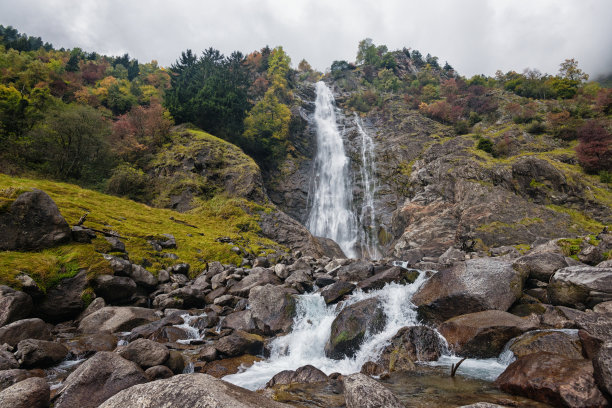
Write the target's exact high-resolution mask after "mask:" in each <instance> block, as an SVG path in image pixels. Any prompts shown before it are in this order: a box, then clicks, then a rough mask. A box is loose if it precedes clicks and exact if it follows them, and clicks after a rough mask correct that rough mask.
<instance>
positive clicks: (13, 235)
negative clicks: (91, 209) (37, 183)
mask: <svg viewBox="0 0 612 408" xmlns="http://www.w3.org/2000/svg"><path fill="white" fill-rule="evenodd" d="M0 231H2V234H0V250H3V251H13V250H34V249H43V248H49V247H52V246H55V245H58V244H61V243H64V242H67V241H69V240H70V236H71V231H70V227H69V226H68V223H67V222H66V220H65V219H64V217H62V215H61V214H60V212H59V209H58V208H57V205H55V203H54V202H53V200H52V199H51V197H49V196H48V195H47V194H46V193H45V192H44V191H41V190H38V189H33V190H32V191H29V192H26V193H23V194H20V195H19V197H17V199H16V200H15V201H13V203H12V204H11V205H10V207H9V208H8V211H4V212H2V213H0Z"/></svg>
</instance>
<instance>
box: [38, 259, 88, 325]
mask: <svg viewBox="0 0 612 408" xmlns="http://www.w3.org/2000/svg"><path fill="white" fill-rule="evenodd" d="M86 288H87V271H81V272H79V273H78V274H77V275H76V276H74V277H72V278H67V279H62V280H61V281H60V282H59V283H58V284H57V285H56V286H54V287H53V288H51V289H49V290H48V291H47V293H46V294H45V297H44V298H43V300H42V301H41V302H40V304H38V305H37V306H36V313H37V315H39V316H40V317H42V318H43V319H44V320H45V321H48V322H54V323H59V322H62V321H66V320H70V319H74V318H75V317H77V316H78V315H79V314H80V313H81V312H82V311H83V309H84V308H85V302H84V301H83V298H82V295H83V291H84V290H85V289H86Z"/></svg>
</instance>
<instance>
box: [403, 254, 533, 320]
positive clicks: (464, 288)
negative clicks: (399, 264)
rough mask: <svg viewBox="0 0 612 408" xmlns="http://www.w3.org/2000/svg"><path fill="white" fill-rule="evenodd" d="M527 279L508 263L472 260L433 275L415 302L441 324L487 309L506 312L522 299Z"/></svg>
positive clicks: (498, 260) (427, 316)
mask: <svg viewBox="0 0 612 408" xmlns="http://www.w3.org/2000/svg"><path fill="white" fill-rule="evenodd" d="M525 278H526V274H525V273H521V272H519V271H516V270H515V269H514V268H512V265H511V264H510V263H509V262H507V261H504V260H501V259H493V258H478V259H471V260H468V261H465V262H459V263H456V264H454V265H453V266H452V267H451V268H449V269H446V270H443V271H440V272H438V273H436V274H435V275H433V276H432V277H431V278H430V279H429V280H428V281H427V282H425V284H424V285H423V286H422V287H421V288H420V289H419V290H418V291H417V293H415V295H414V296H413V297H412V303H414V304H415V305H416V306H417V307H418V311H419V314H420V315H421V316H423V317H424V318H427V319H431V320H434V321H437V322H441V321H444V320H447V319H450V318H451V317H454V316H457V315H460V314H465V313H474V312H480V311H483V310H492V309H494V310H502V311H506V310H508V308H510V306H511V305H512V304H513V303H514V302H515V301H516V300H517V299H518V298H519V297H521V295H522V293H521V291H522V289H523V283H524V281H525Z"/></svg>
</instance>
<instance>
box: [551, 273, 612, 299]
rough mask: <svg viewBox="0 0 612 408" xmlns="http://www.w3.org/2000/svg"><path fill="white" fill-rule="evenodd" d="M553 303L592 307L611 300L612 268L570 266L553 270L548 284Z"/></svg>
mask: <svg viewBox="0 0 612 408" xmlns="http://www.w3.org/2000/svg"><path fill="white" fill-rule="evenodd" d="M547 289H548V298H549V299H550V301H551V303H552V304H553V305H562V306H569V307H574V308H578V309H584V308H585V307H588V308H592V307H593V306H595V305H597V304H598V303H602V302H606V301H610V300H612V268H598V267H594V266H570V267H568V268H563V269H560V270H558V271H557V272H555V274H554V275H553V276H552V277H551V279H550V283H549V285H548V288H547Z"/></svg>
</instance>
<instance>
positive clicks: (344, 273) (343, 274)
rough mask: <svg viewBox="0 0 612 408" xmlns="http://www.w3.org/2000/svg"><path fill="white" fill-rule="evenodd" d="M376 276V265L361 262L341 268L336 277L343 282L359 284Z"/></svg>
mask: <svg viewBox="0 0 612 408" xmlns="http://www.w3.org/2000/svg"><path fill="white" fill-rule="evenodd" d="M372 275H374V265H372V263H371V262H369V261H364V260H359V261H355V262H352V263H350V264H348V265H345V266H341V267H340V268H339V269H338V271H337V272H336V276H337V277H338V279H340V280H341V281H345V282H359V281H362V280H365V279H367V278H369V277H370V276H372Z"/></svg>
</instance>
